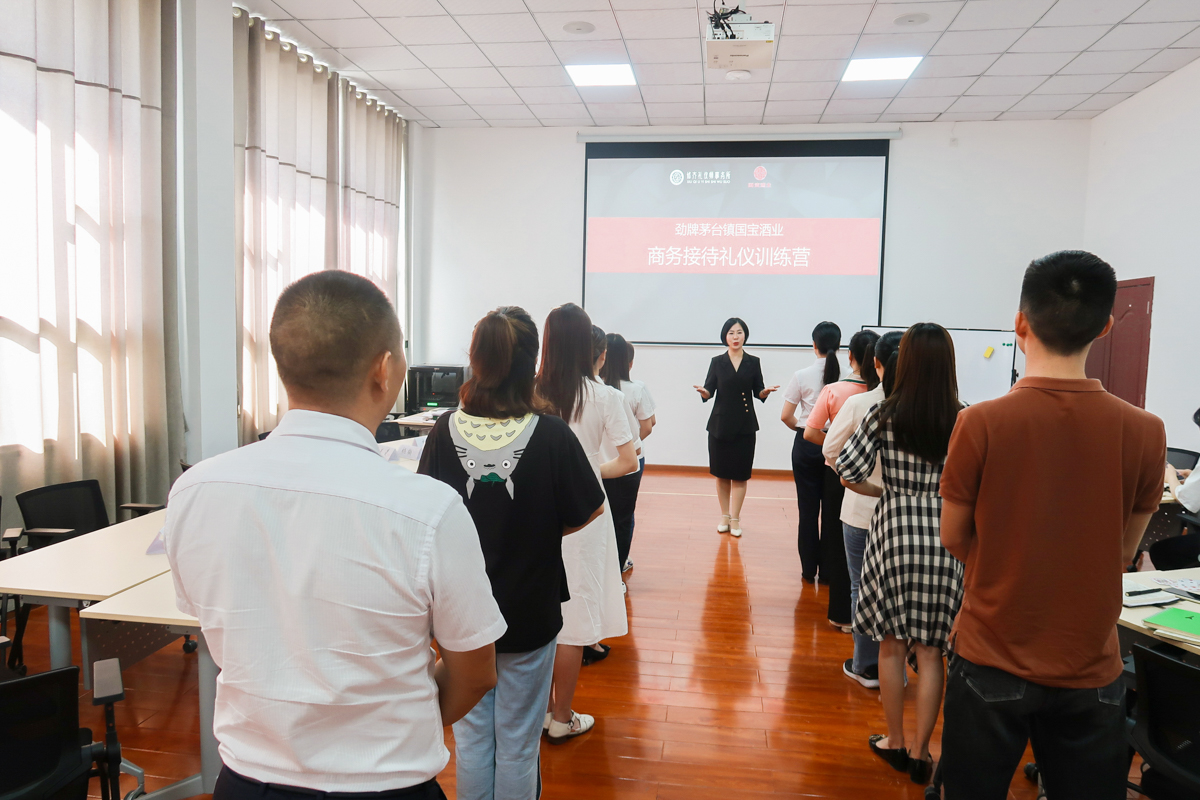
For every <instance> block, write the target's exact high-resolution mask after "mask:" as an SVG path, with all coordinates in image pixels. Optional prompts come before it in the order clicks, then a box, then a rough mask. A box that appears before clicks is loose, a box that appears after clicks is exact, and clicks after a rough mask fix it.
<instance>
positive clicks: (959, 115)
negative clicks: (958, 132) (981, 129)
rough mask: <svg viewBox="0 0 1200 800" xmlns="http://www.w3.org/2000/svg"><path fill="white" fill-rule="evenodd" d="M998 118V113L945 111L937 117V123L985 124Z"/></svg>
mask: <svg viewBox="0 0 1200 800" xmlns="http://www.w3.org/2000/svg"><path fill="white" fill-rule="evenodd" d="M998 116H1000V112H998V111H947V112H946V113H945V114H941V115H939V116H938V122H987V121H988V120H993V119H995V118H996V117H998Z"/></svg>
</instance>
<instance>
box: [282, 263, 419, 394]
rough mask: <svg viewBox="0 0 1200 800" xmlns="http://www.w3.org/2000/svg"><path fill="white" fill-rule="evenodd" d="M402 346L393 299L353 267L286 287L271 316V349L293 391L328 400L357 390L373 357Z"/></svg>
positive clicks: (311, 276)
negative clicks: (355, 272) (353, 270)
mask: <svg viewBox="0 0 1200 800" xmlns="http://www.w3.org/2000/svg"><path fill="white" fill-rule="evenodd" d="M400 348H401V335H400V320H399V319H397V318H396V310H395V309H394V308H392V304H391V301H389V300H388V298H387V295H385V294H384V293H383V291H382V290H380V288H379V287H378V286H376V285H375V284H374V283H372V282H371V281H369V280H367V279H366V278H363V277H360V276H358V275H355V274H353V273H351V272H343V271H342V270H336V269H335V270H324V271H321V272H314V273H312V274H311V275H305V276H304V277H303V278H301V279H300V280H298V281H296V282H295V283H293V284H291V285H290V286H288V287H287V288H286V289H284V290H283V293H282V294H280V295H279V300H278V302H276V303H275V313H274V314H273V315H272V316H271V353H272V354H273V355H274V356H275V365H276V367H277V368H278V370H279V377H280V379H281V380H282V381H283V385H284V386H285V387H286V388H287V389H288V391H294V390H300V391H302V392H307V393H309V394H311V395H316V396H317V397H320V398H323V399H326V400H341V399H344V398H346V397H349V396H353V394H354V393H355V392H357V391H358V388H359V386H360V384H361V382H362V380H363V378H364V377H365V376H366V373H367V370H368V369H370V366H371V363H372V362H373V361H374V360H375V359H376V358H377V357H379V355H380V354H381V353H383V352H384V351H385V350H387V351H390V352H391V353H393V354H399V353H400Z"/></svg>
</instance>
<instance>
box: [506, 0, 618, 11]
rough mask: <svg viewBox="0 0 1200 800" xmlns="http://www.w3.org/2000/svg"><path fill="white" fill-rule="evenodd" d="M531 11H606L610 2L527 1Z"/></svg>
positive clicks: (594, 0) (582, 0)
mask: <svg viewBox="0 0 1200 800" xmlns="http://www.w3.org/2000/svg"><path fill="white" fill-rule="evenodd" d="M525 5H526V6H528V7H529V10H530V11H534V12H537V11H605V10H607V9H608V7H609V6H608V0H525Z"/></svg>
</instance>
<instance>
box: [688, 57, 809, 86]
mask: <svg viewBox="0 0 1200 800" xmlns="http://www.w3.org/2000/svg"><path fill="white" fill-rule="evenodd" d="M780 63H794V62H780ZM730 72H733V70H726V69H705V70H704V82H705V83H766V84H770V83H771V80H772V73H773V72H774V70H770V69H748V70H746V72H749V73H750V77H748V78H740V79H734V80H730V78H729V73H730Z"/></svg>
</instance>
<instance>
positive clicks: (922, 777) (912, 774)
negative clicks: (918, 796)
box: [908, 755, 933, 786]
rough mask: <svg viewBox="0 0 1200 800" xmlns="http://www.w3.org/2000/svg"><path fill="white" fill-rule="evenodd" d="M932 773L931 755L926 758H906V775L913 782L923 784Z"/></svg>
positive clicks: (927, 781)
mask: <svg viewBox="0 0 1200 800" xmlns="http://www.w3.org/2000/svg"><path fill="white" fill-rule="evenodd" d="M932 775H933V756H932V755H930V756H929V757H928V758H923V759H921V758H910V759H909V760H908V777H909V779H910V780H911V781H912V782H913V783H918V784H921V785H922V786H924V785H925V784H927V783H929V778H930V776H932Z"/></svg>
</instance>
